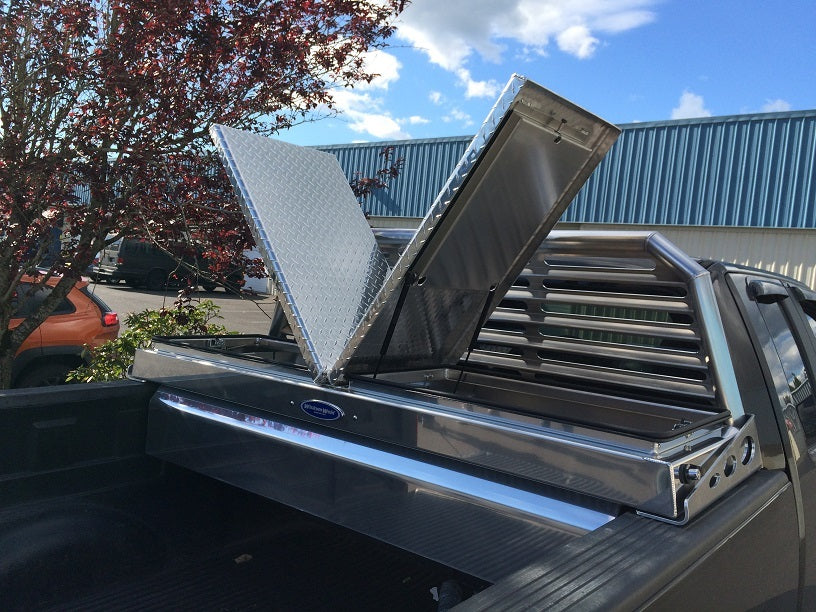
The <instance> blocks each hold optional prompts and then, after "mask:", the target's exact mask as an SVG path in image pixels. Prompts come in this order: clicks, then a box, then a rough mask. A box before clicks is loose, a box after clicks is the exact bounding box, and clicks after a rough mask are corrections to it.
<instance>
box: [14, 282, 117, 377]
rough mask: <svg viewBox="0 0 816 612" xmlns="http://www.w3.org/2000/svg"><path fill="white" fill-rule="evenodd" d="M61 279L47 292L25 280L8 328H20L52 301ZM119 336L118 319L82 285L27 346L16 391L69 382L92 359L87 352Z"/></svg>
mask: <svg viewBox="0 0 816 612" xmlns="http://www.w3.org/2000/svg"><path fill="white" fill-rule="evenodd" d="M58 280H59V279H58V278H52V279H50V280H49V281H48V284H47V285H46V286H44V287H36V285H35V282H36V281H35V279H33V278H31V277H23V281H22V282H21V283H20V285H19V286H18V288H17V292H16V295H15V297H14V309H15V310H14V314H13V315H12V319H11V321H10V323H9V326H10V327H12V328H14V327H17V326H18V325H20V324H21V323H22V322H23V320H24V319H25V317H26V316H28V315H29V314H30V313H31V312H33V311H34V309H35V308H37V306H38V305H39V304H40V303H42V301H43V300H44V299H45V298H46V297H47V296H48V295H49V293H50V291H51V289H52V287H53V286H54V285H55V284H56V283H57V281H58ZM118 334H119V316H118V315H117V314H116V313H115V312H113V311H112V310H111V309H110V308H109V307H108V306H107V305H106V304H105V302H103V301H102V300H101V299H99V298H98V297H97V296H96V295H94V294H93V293H91V292H90V291H89V290H88V283H87V282H85V281H80V282H78V283H77V284H76V285H75V286H74V288H73V289H71V291H69V292H68V295H67V296H66V297H65V299H64V300H63V301H62V303H61V304H60V305H59V306H58V307H57V308H56V310H54V312H53V313H52V314H51V315H50V316H49V317H48V318H47V319H46V320H45V321H44V322H43V323H42V325H40V326H39V327H38V328H37V329H35V330H34V332H32V334H31V335H30V336H29V337H28V338H26V340H25V342H23V344H22V346H21V347H20V350H19V351H18V352H17V355H16V357H15V359H14V370H13V372H12V386H14V387H39V386H46V385H58V384H62V383H64V382H65V377H66V376H67V374H68V372H70V371H71V370H73V369H75V368H77V367H78V366H80V365H82V364H83V363H84V362H85V361H86V360H87V358H88V356H89V355H88V351H87V349H86V347H97V346H99V345H101V344H103V343H104V342H106V341H107V340H113V339H114V338H116V336H117V335H118Z"/></svg>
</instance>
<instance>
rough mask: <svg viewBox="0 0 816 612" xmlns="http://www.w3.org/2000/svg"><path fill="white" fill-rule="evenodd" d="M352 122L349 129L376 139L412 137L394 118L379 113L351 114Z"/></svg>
mask: <svg viewBox="0 0 816 612" xmlns="http://www.w3.org/2000/svg"><path fill="white" fill-rule="evenodd" d="M349 117H351V118H352V122H351V123H350V124H349V127H350V128H351V129H352V130H354V131H355V132H363V133H366V134H371V135H372V136H374V138H387V139H389V140H390V139H392V138H393V139H403V138H410V137H411V135H410V134H408V133H406V132H403V131H402V128H401V127H400V125H399V123H397V121H396V120H395V119H393V118H392V117H389V116H388V115H383V114H377V113H357V112H355V113H349Z"/></svg>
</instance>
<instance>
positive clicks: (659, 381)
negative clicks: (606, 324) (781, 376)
mask: <svg viewBox="0 0 816 612" xmlns="http://www.w3.org/2000/svg"><path fill="white" fill-rule="evenodd" d="M477 352H478V351H474V357H477ZM489 363H490V365H494V366H499V367H502V368H506V369H512V370H516V371H517V372H518V373H519V374H524V373H528V374H544V375H550V376H559V377H562V378H573V379H576V380H580V381H583V380H586V379H587V378H590V379H593V380H596V381H598V382H603V383H607V384H614V385H619V386H623V387H631V388H638V389H642V390H647V391H653V392H659V393H675V394H683V395H685V396H688V397H695V398H698V399H705V400H713V399H714V391H713V390H711V389H710V388H708V387H707V386H706V385H704V384H703V383H701V382H697V381H689V380H685V379H682V378H675V377H671V376H664V375H659V374H651V373H645V372H627V371H624V370H615V369H612V368H604V367H600V366H593V365H588V364H580V365H575V364H565V363H563V362H558V361H552V360H541V361H540V362H538V363H533V364H531V363H529V362H527V361H525V360H524V359H522V358H520V357H512V356H510V357H508V356H505V355H492V354H491V355H489Z"/></svg>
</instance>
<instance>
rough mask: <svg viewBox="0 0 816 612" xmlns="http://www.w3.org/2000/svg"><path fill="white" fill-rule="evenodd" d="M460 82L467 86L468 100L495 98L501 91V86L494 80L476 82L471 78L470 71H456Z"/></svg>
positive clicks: (462, 69)
mask: <svg viewBox="0 0 816 612" xmlns="http://www.w3.org/2000/svg"><path fill="white" fill-rule="evenodd" d="M456 76H458V77H459V82H460V83H461V84H463V85H464V86H465V97H466V98H495V97H496V96H497V95H499V92H500V91H501V85H499V84H498V83H497V82H496V81H494V80H492V79H491V80H489V81H476V80H474V79H473V78H472V77H471V76H470V71H469V70H466V69H465V68H460V69H459V70H457V71H456Z"/></svg>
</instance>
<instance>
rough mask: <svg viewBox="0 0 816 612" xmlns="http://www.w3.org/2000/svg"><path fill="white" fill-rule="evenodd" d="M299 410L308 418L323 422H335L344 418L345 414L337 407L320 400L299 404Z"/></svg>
mask: <svg viewBox="0 0 816 612" xmlns="http://www.w3.org/2000/svg"><path fill="white" fill-rule="evenodd" d="M300 409H301V410H302V411H303V412H305V413H306V414H308V415H309V416H312V417H314V418H316V419H321V420H323V421H336V420H337V419H340V418H342V417H344V416H346V413H345V412H343V410H342V409H341V408H340V407H339V406H335V405H334V404H330V403H329V402H324V401H321V400H307V401H305V402H301V403H300Z"/></svg>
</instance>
